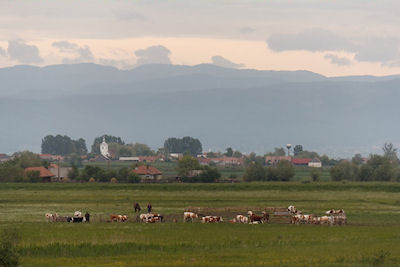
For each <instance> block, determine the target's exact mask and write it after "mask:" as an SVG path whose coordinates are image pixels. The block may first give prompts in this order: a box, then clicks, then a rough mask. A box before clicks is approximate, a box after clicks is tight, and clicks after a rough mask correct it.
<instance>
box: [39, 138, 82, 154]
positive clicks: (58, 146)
mask: <svg viewBox="0 0 400 267" xmlns="http://www.w3.org/2000/svg"><path fill="white" fill-rule="evenodd" d="M42 153H43V154H52V155H64V156H65V155H70V154H72V153H76V154H79V155H85V154H87V148H86V142H85V140H84V139H83V138H80V139H78V140H72V139H71V138H70V137H69V136H67V135H64V136H62V135H60V134H58V135H56V136H53V135H47V136H46V137H44V138H43V139H42Z"/></svg>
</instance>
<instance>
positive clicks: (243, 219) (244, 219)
mask: <svg viewBox="0 0 400 267" xmlns="http://www.w3.org/2000/svg"><path fill="white" fill-rule="evenodd" d="M236 221H237V222H238V223H249V218H247V217H246V216H244V215H237V216H236Z"/></svg>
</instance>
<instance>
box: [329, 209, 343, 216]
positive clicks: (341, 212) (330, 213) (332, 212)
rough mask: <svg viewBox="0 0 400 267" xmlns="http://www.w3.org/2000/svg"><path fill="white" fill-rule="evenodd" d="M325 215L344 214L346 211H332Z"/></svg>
mask: <svg viewBox="0 0 400 267" xmlns="http://www.w3.org/2000/svg"><path fill="white" fill-rule="evenodd" d="M325 214H328V215H334V214H344V210H342V209H340V210H334V209H331V210H328V211H327V212H325Z"/></svg>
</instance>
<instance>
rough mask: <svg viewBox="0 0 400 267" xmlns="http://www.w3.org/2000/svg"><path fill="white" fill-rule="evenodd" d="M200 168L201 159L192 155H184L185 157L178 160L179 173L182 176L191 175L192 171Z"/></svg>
mask: <svg viewBox="0 0 400 267" xmlns="http://www.w3.org/2000/svg"><path fill="white" fill-rule="evenodd" d="M200 169H201V166H200V163H199V161H198V160H197V159H196V158H194V157H192V156H190V155H186V156H183V158H182V159H180V160H179V161H178V173H179V175H180V176H182V177H189V176H191V173H192V171H194V170H200Z"/></svg>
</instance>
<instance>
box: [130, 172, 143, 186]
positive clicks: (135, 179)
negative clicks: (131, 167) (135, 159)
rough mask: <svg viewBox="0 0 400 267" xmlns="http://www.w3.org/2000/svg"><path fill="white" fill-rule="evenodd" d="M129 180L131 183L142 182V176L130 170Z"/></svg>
mask: <svg viewBox="0 0 400 267" xmlns="http://www.w3.org/2000/svg"><path fill="white" fill-rule="evenodd" d="M127 182H128V183H131V184H136V183H140V177H139V176H138V175H137V174H136V173H134V172H130V173H129V174H128V178H127Z"/></svg>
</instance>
